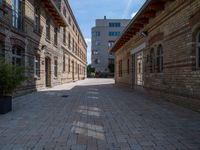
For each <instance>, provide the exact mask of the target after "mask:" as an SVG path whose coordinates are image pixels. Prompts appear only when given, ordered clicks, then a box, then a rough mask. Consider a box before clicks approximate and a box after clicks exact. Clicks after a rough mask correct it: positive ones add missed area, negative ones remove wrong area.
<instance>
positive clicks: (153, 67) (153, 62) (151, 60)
mask: <svg viewBox="0 0 200 150" xmlns="http://www.w3.org/2000/svg"><path fill="white" fill-rule="evenodd" d="M153 72H155V53H154V49H153V48H152V49H151V51H150V73H153Z"/></svg>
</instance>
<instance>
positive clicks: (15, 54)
mask: <svg viewBox="0 0 200 150" xmlns="http://www.w3.org/2000/svg"><path fill="white" fill-rule="evenodd" d="M23 56H24V50H23V49H22V48H20V47H17V46H14V47H13V48H12V64H13V65H19V66H21V65H23V64H24V62H23V61H24V60H23Z"/></svg>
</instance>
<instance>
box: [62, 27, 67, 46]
mask: <svg viewBox="0 0 200 150" xmlns="http://www.w3.org/2000/svg"><path fill="white" fill-rule="evenodd" d="M63 43H66V28H65V27H64V28H63Z"/></svg>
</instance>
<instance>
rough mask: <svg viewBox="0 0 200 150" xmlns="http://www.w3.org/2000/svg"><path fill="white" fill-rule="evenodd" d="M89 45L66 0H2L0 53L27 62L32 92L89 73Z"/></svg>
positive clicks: (14, 61) (19, 62)
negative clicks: (87, 54)
mask: <svg viewBox="0 0 200 150" xmlns="http://www.w3.org/2000/svg"><path fill="white" fill-rule="evenodd" d="M86 49H87V45H86V42H85V40H84V37H83V35H82V33H81V31H80V28H79V26H78V23H77V22H76V19H75V17H74V15H73V12H72V10H71V8H70V5H69V3H68V1H66V0H42V1H40V0H0V56H1V57H2V58H4V59H5V60H6V61H7V62H9V63H12V64H16V65H21V66H25V68H26V74H27V76H28V77H29V78H28V81H26V82H25V83H24V85H23V86H22V87H21V88H19V91H20V92H30V91H33V90H37V89H42V88H45V87H52V86H56V85H59V84H63V83H67V82H71V81H75V80H80V79H84V78H85V77H86V53H87V52H86V51H87V50H86Z"/></svg>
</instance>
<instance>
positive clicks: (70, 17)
mask: <svg viewBox="0 0 200 150" xmlns="http://www.w3.org/2000/svg"><path fill="white" fill-rule="evenodd" d="M68 21H69V24H70V25H71V24H72V22H71V17H70V16H69V19H68Z"/></svg>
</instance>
